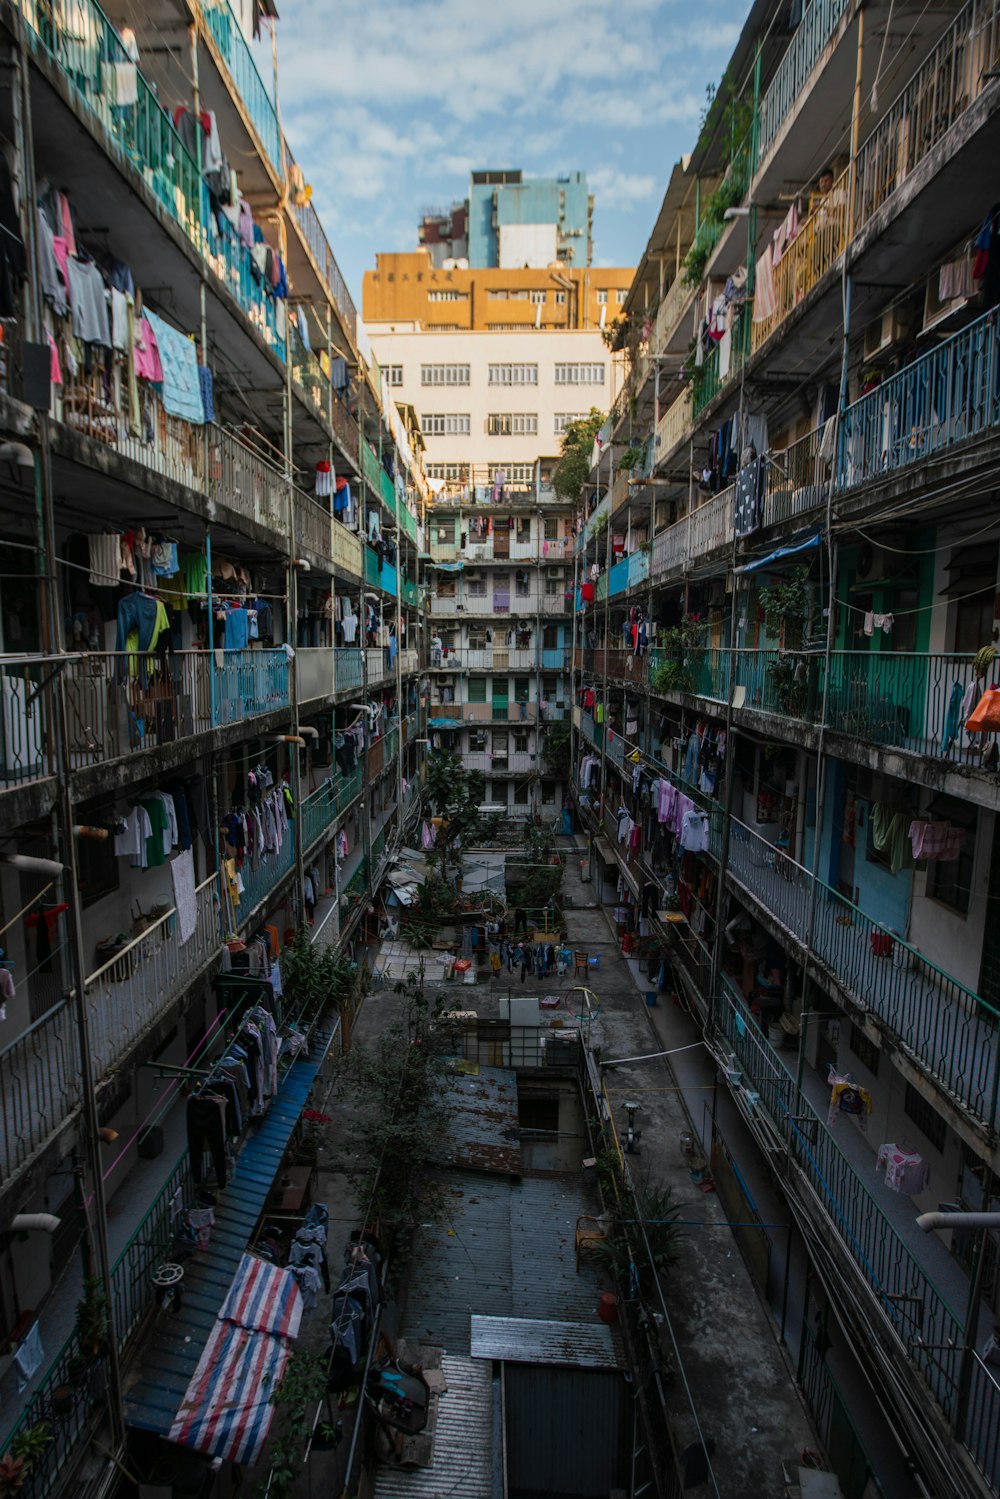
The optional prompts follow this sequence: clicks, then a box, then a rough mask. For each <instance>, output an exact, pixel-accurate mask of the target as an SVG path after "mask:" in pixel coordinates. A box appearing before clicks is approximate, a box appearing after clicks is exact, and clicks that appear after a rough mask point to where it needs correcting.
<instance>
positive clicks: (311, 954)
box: [281, 933, 357, 1027]
mask: <svg viewBox="0 0 1000 1499" xmlns="http://www.w3.org/2000/svg"><path fill="white" fill-rule="evenodd" d="M281 977H282V983H283V986H284V990H285V994H286V995H287V1004H288V1005H289V1007H290V1008H291V1009H293V1010H294V1011H295V1013H296V1015H297V1017H298V1023H299V1025H300V1026H303V1027H305V1026H308V1025H309V1024H310V1023H311V1022H312V1021H313V1020H315V1019H316V1018H317V1017H318V1016H319V1015H321V1014H322V1013H323V1012H324V1011H325V1010H326V1009H328V1008H334V1009H340V1008H341V1007H342V1006H343V1005H345V1004H346V1003H347V1002H348V1000H349V999H350V998H351V996H352V993H353V990H354V986H355V983H356V981H357V969H356V967H355V965H354V964H353V963H352V962H351V961H350V959H349V958H348V957H347V956H346V955H345V954H344V953H343V952H341V951H339V950H338V949H337V948H336V947H334V946H333V945H330V946H327V945H325V944H322V943H312V942H310V941H309V938H308V936H307V935H306V934H305V933H300V934H299V935H298V936H296V938H295V940H294V942H290V943H289V945H288V946H287V947H286V948H285V951H284V954H283V955H282V959H281Z"/></svg>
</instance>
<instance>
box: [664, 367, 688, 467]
mask: <svg viewBox="0 0 1000 1499" xmlns="http://www.w3.org/2000/svg"><path fill="white" fill-rule="evenodd" d="M693 421H694V405H693V392H692V388H691V386H690V385H686V386H685V387H684V389H683V390H682V391H681V392H680V394H679V395H678V396H677V398H676V399H675V400H674V401H672V402H671V404H670V405H669V406H668V407H667V409H666V411H665V412H664V413H663V415H662V416H661V417H660V420H659V424H658V426H657V428H656V462H657V463H658V464H659V463H663V462H664V461H665V459H666V458H667V457H668V456H669V455H670V454H672V453H673V452H674V450H675V449H676V448H678V447H679V446H680V444H681V443H682V442H684V441H685V440H686V439H687V437H688V436H689V435H690V432H691V424H692V422H693Z"/></svg>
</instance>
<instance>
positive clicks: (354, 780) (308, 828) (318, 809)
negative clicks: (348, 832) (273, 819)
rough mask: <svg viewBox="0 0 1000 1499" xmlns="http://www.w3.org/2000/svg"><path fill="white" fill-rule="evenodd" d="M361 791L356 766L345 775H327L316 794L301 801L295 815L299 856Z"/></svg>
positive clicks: (325, 830)
mask: <svg viewBox="0 0 1000 1499" xmlns="http://www.w3.org/2000/svg"><path fill="white" fill-rule="evenodd" d="M361 788H362V769H361V766H360V765H356V766H355V767H354V769H353V770H351V771H348V773H347V774H346V775H342V774H341V773H340V772H339V771H337V772H335V773H333V774H331V776H330V778H329V779H328V780H326V781H324V782H323V785H322V786H320V787H319V788H318V789H317V790H316V791H313V792H312V793H311V794H310V795H309V796H306V797H303V799H302V804H301V806H300V807H299V814H298V821H299V826H300V827H301V829H302V850H303V853H305V851H306V850H307V849H308V848H310V847H311V845H312V844H314V843H315V842H316V841H317V839H319V838H322V837H323V835H324V833H327V832H328V831H329V830H330V829H331V828H332V827H333V826H334V824H335V823H336V822H337V819H338V818H339V817H340V815H341V814H342V813H343V812H346V811H347V809H348V807H350V805H351V804H352V802H354V801H355V800H356V799H357V798H358V797H359V796H360V795H361Z"/></svg>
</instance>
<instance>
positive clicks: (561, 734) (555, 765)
mask: <svg viewBox="0 0 1000 1499" xmlns="http://www.w3.org/2000/svg"><path fill="white" fill-rule="evenodd" d="M570 741H571V729H570V722H569V719H568V718H558V719H556V721H555V723H550V724H546V727H545V734H544V737H543V739H542V759H543V760H544V762H545V768H546V770H548V771H550V772H551V774H552V775H554V776H555V777H556V778H557V779H558V780H560V781H568V780H569V778H570V769H571V765H570Z"/></svg>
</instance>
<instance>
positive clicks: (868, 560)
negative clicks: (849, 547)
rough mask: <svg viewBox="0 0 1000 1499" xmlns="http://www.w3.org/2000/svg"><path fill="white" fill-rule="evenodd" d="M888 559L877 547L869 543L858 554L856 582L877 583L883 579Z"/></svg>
mask: <svg viewBox="0 0 1000 1499" xmlns="http://www.w3.org/2000/svg"><path fill="white" fill-rule="evenodd" d="M888 560H889V559H888V557H887V555H886V553H885V552H883V551H882V550H881V548H879V547H874V546H872V545H871V544H870V543H869V542H866V543H865V545H864V546H863V547H862V548H861V550H860V551H859V552H858V563H857V580H858V582H859V583H878V582H880V581H881V580H882V578H884V577H885V573H886V563H887V561H888Z"/></svg>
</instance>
